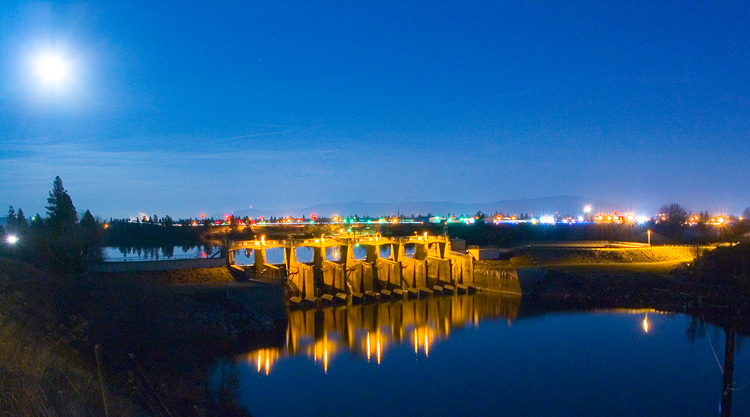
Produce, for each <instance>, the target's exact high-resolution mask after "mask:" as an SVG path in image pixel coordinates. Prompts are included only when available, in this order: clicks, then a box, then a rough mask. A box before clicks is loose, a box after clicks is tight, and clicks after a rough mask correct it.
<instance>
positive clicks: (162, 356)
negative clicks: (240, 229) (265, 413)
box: [0, 259, 286, 416]
mask: <svg viewBox="0 0 750 417" xmlns="http://www.w3.org/2000/svg"><path fill="white" fill-rule="evenodd" d="M230 278H231V277H230V276H229V274H228V272H227V271H226V269H225V268H224V269H221V270H219V269H218V268H217V269H216V270H206V271H200V270H191V271H162V272H159V273H153V274H146V275H144V276H139V277H137V279H135V277H132V276H116V275H112V274H101V275H99V274H83V275H69V276H56V275H53V274H51V273H48V272H46V271H42V270H38V269H35V268H33V267H31V266H29V265H27V264H24V263H22V262H17V261H12V260H8V259H0V389H2V392H3V396H2V398H0V409H3V410H17V411H18V412H17V413H15V414H12V415H37V414H39V415H66V416H79V415H80V416H84V415H85V416H91V415H105V410H104V404H105V401H104V400H103V399H102V398H103V397H102V389H101V388H100V384H99V380H100V379H99V375H100V374H99V373H98V370H101V375H102V377H101V381H103V384H102V385H103V386H104V392H105V394H104V398H105V399H106V403H107V404H109V407H110V408H109V415H110V416H143V415H180V416H193V415H194V416H220V415H235V416H242V415H246V414H244V413H243V412H242V410H241V409H240V408H238V406H237V404H236V403H235V402H234V398H235V395H234V394H233V391H232V390H233V389H234V388H236V387H235V386H234V385H232V384H231V378H232V376H231V375H227V378H228V381H226V382H227V383H226V384H224V383H222V384H219V386H218V388H217V387H212V386H209V380H210V376H211V375H212V374H213V371H214V369H213V366H214V363H215V360H216V358H217V357H220V356H223V355H234V354H237V353H241V352H246V351H249V350H252V349H256V348H258V347H259V346H267V345H269V344H270V345H274V344H276V345H280V344H281V343H283V336H284V329H285V327H286V326H285V325H286V323H285V322H280V321H279V320H273V319H270V320H269V317H268V315H266V314H258V313H257V312H255V311H254V310H253V309H250V308H248V300H247V299H246V298H247V297H246V295H245V294H244V293H241V292H242V290H241V289H240V291H239V292H240V293H241V294H240V293H238V294H239V296H238V294H235V292H236V291H235V292H232V294H228V293H227V292H226V291H224V290H204V289H203V287H216V286H217V285H222V284H224V283H226V282H228V280H229V279H230ZM186 282H187V283H188V284H185V283H186ZM205 282H214V284H204V283H205ZM190 283H192V284H190ZM168 284H176V285H168ZM279 298H280V302H282V303H283V301H281V297H279ZM282 311H283V309H282ZM277 318H278V317H277ZM97 346H98V348H96V347H97ZM95 348H96V349H97V350H98V352H99V358H97V357H95V355H94V352H95ZM97 359H99V360H100V361H99V360H97ZM98 363H100V364H101V366H98ZM217 390H218V391H217ZM1 401H6V402H7V401H13V402H14V403H13V404H11V405H8V404H4V403H2V402H1ZM14 407H15V408H14ZM44 413H47V414H44ZM49 413H52V414H49Z"/></svg>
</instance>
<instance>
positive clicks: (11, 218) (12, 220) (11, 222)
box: [6, 206, 17, 230]
mask: <svg viewBox="0 0 750 417" xmlns="http://www.w3.org/2000/svg"><path fill="white" fill-rule="evenodd" d="M16 219H17V217H16V209H14V208H13V206H10V207H8V221H7V222H6V224H7V225H8V230H12V229H13V228H14V227H15V226H16Z"/></svg>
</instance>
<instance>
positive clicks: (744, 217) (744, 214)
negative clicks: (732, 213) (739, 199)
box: [742, 207, 750, 221]
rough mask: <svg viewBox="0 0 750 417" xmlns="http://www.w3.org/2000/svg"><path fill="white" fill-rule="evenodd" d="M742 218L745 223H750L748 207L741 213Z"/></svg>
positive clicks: (749, 208) (749, 209)
mask: <svg viewBox="0 0 750 417" xmlns="http://www.w3.org/2000/svg"><path fill="white" fill-rule="evenodd" d="M742 218H743V219H744V220H745V221H750V207H748V208H746V209H745V211H743V212H742Z"/></svg>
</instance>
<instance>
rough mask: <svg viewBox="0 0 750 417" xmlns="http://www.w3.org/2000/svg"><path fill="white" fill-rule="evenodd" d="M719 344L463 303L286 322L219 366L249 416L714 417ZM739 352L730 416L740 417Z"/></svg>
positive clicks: (670, 326) (655, 326)
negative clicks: (268, 339)
mask: <svg viewBox="0 0 750 417" xmlns="http://www.w3.org/2000/svg"><path fill="white" fill-rule="evenodd" d="M644 321H646V322H647V326H646V325H645V324H644ZM646 327H647V328H648V331H646ZM724 340H725V336H724V332H723V330H722V329H719V328H716V327H713V326H712V325H710V324H703V323H702V322H701V321H699V320H696V319H695V318H691V317H690V316H686V315H681V314H672V315H668V314H659V313H657V312H653V311H651V312H647V311H624V310H623V311H604V312H576V313H543V312H539V311H533V309H530V308H529V306H528V305H526V304H524V305H521V302H520V299H506V298H500V297H499V296H493V295H488V294H476V295H466V296H454V297H436V298H430V299H427V300H413V301H406V302H390V303H381V304H380V305H377V304H375V305H367V306H349V307H339V308H328V309H324V310H322V311H314V310H313V311H292V312H290V313H289V326H288V329H287V336H286V343H285V344H284V345H283V346H279V347H274V348H268V349H261V350H258V351H254V352H248V353H247V354H245V355H242V356H239V357H237V358H235V361H234V362H230V363H229V364H227V362H224V363H223V364H222V368H224V372H226V367H227V366H229V367H230V368H232V370H233V371H234V373H235V375H237V376H238V378H239V391H238V394H239V397H240V403H241V404H242V405H244V406H245V407H246V408H247V409H248V411H250V412H251V413H252V414H253V415H254V416H308V415H309V416H355V415H356V416H383V415H414V416H417V415H425V416H457V415H501V414H502V415H510V416H514V415H515V416H521V415H523V416H718V415H719V403H720V399H721V398H720V397H721V391H722V370H721V366H723V360H724ZM748 342H749V341H748V339H747V338H743V337H739V336H738V338H737V349H736V354H735V362H734V379H735V381H737V385H736V388H738V390H736V391H734V392H733V406H732V411H733V414H732V415H733V416H746V415H750V385H747V386H746V384H748V383H750V343H748ZM217 368H218V367H217ZM743 387H744V388H743Z"/></svg>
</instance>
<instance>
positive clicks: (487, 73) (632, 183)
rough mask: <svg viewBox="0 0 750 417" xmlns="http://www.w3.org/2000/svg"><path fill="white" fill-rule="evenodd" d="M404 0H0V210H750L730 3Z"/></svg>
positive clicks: (742, 29) (747, 80) (740, 61)
mask: <svg viewBox="0 0 750 417" xmlns="http://www.w3.org/2000/svg"><path fill="white" fill-rule="evenodd" d="M152 3H153V4H152ZM274 3H276V2H274ZM402 3H404V2H392V3H391V2H365V1H361V2H358V1H357V2H302V3H283V5H279V4H274V5H264V4H260V3H252V2H218V3H217V4H214V2H209V3H205V4H203V3H202V2H194V3H191V4H183V2H174V3H169V2H166V1H164V2H128V3H107V4H103V5H101V4H97V3H92V4H86V3H71V4H58V3H55V4H51V3H50V4H44V3H31V2H29V3H15V2H12V1H6V2H3V3H2V5H0V205H2V204H4V207H7V206H8V205H11V204H12V205H14V206H15V207H16V208H18V207H19V206H20V207H22V208H23V209H24V211H25V212H26V213H27V214H33V213H36V212H40V213H44V206H45V204H46V197H47V193H48V191H49V190H50V189H51V187H52V181H53V179H54V177H55V176H56V175H59V176H60V177H61V178H62V179H63V182H64V185H65V187H66V188H67V189H68V191H69V193H70V195H71V197H72V198H73V202H74V203H75V204H76V207H77V208H78V209H79V210H84V209H90V210H91V211H92V212H93V213H94V214H95V215H99V216H102V217H110V216H114V217H125V216H129V215H135V214H136V213H138V212H145V213H148V214H153V213H156V214H159V215H165V214H169V215H172V216H173V217H189V216H197V215H198V214H199V213H200V212H206V213H212V214H213V213H222V212H228V211H229V210H241V209H247V208H249V207H250V205H252V206H253V207H254V208H281V207H306V206H309V205H312V204H317V203H326V202H346V201H353V200H359V201H365V202H400V201H457V202H490V201H496V200H504V199H523V198H534V197H545V196H552V195H576V196H581V197H584V198H589V199H592V200H602V201H608V202H612V203H616V204H622V205H624V206H628V207H640V206H644V207H645V206H647V207H658V206H660V205H662V204H664V203H671V202H677V203H680V204H682V205H684V206H685V207H687V208H688V209H691V210H693V211H698V210H709V211H711V212H716V211H729V212H730V213H734V214H739V213H740V212H741V211H742V210H743V209H744V208H745V207H747V206H750V175H748V173H747V170H748V164H747V161H748V157H750V146H749V145H748V138H750V77H749V76H748V74H750V65H749V64H750V30H748V21H749V18H750V3H746V2H721V3H718V4H708V5H706V4H702V3H700V4H694V3H687V2H663V3H662V2H643V3H635V2H630V1H628V2H619V3H618V2H561V3H565V5H564V6H560V5H559V4H558V3H557V2H550V3H545V2H433V1H430V2H424V3H416V2H408V4H402ZM45 54H55V56H58V57H62V58H61V59H63V60H64V62H65V63H66V65H67V68H68V71H67V75H66V76H65V77H64V78H63V79H62V80H60V81H59V82H56V83H54V84H53V83H50V82H48V81H44V80H42V78H41V76H40V75H39V74H38V67H37V64H36V63H37V62H38V59H39V57H40V56H45Z"/></svg>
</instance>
